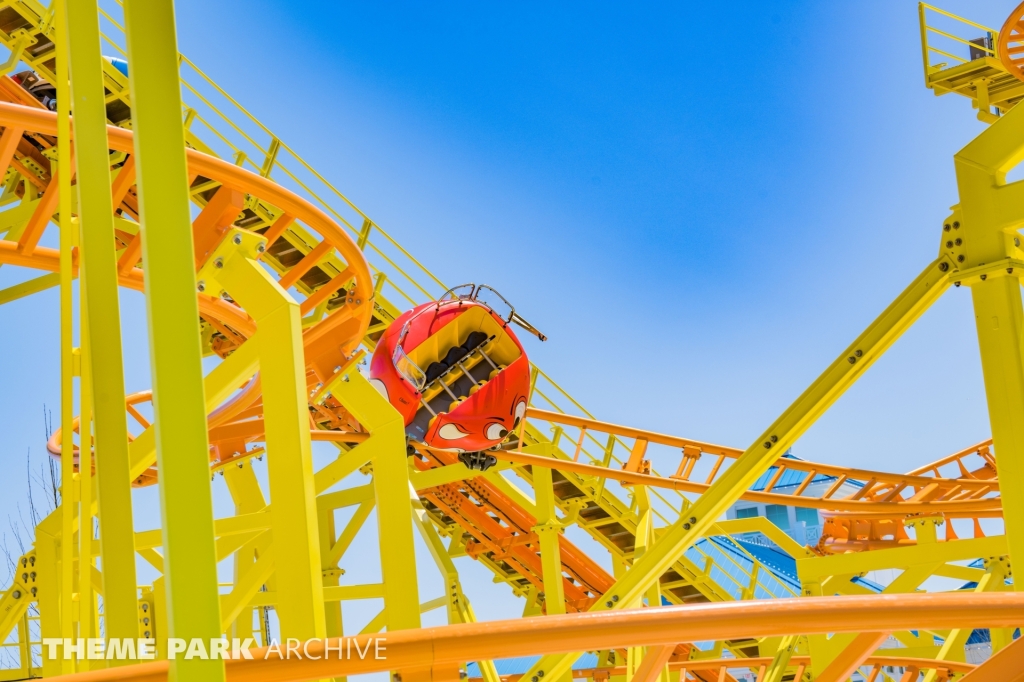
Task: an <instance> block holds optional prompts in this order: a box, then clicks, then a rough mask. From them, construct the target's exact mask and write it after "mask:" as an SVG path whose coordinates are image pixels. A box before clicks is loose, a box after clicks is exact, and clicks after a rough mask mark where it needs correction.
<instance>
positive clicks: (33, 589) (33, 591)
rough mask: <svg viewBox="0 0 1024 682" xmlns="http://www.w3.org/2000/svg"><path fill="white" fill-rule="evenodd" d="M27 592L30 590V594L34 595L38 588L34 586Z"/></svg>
mask: <svg viewBox="0 0 1024 682" xmlns="http://www.w3.org/2000/svg"><path fill="white" fill-rule="evenodd" d="M29 592H31V593H32V596H33V597H34V596H36V593H37V592H39V590H37V589H36V588H34V587H33V588H32V589H31V590H29Z"/></svg>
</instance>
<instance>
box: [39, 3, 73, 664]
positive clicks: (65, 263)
mask: <svg viewBox="0 0 1024 682" xmlns="http://www.w3.org/2000/svg"><path fill="white" fill-rule="evenodd" d="M65 5H66V0H58V1H57V2H55V3H54V10H55V15H56V16H55V18H56V29H57V40H56V41H55V45H56V51H57V84H56V85H57V169H58V174H57V182H58V188H57V191H58V192H60V199H59V201H60V205H59V208H58V210H59V211H60V428H61V433H62V434H64V438H63V440H62V441H61V448H60V486H61V533H60V560H61V574H60V578H61V594H60V625H61V628H60V636H61V638H62V639H71V638H73V637H74V636H75V624H74V603H73V602H72V593H73V590H74V582H75V581H74V578H75V567H74V562H75V544H74V539H75V511H76V504H75V497H76V495H75V485H74V478H75V463H74V450H75V443H74V440H73V439H72V435H71V434H72V431H73V430H74V418H75V379H74V367H73V365H74V348H73V345H74V328H73V327H74V310H73V306H74V300H73V297H72V292H71V287H72V282H73V273H72V268H71V250H72V248H74V246H75V242H76V241H77V240H76V239H75V238H74V227H73V225H72V222H71V172H70V171H71V118H70V113H71V106H70V105H71V103H70V102H69V100H68V96H69V95H70V92H69V88H68V41H67V14H66V11H65V9H66V8H65ZM59 655H60V659H61V672H62V673H64V674H68V673H73V672H75V662H74V661H73V660H71V659H67V660H65V658H64V655H63V647H61V648H60V650H59ZM44 665H45V663H44Z"/></svg>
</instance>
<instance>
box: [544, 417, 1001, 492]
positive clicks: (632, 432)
mask: <svg viewBox="0 0 1024 682" xmlns="http://www.w3.org/2000/svg"><path fill="white" fill-rule="evenodd" d="M526 418H527V419H531V418H532V419H536V420H540V421H546V422H550V423H552V424H560V425H563V426H572V427H577V428H581V429H587V430H588V431H597V432H600V433H607V434H611V435H615V436H618V437H620V438H634V439H636V440H637V441H638V442H641V441H643V442H644V448H646V444H647V443H657V444H659V445H667V446H670V447H675V448H680V449H681V450H684V451H685V450H686V449H690V451H692V449H693V448H699V449H700V451H701V452H703V453H706V454H711V455H719V456H722V457H725V458H730V459H735V458H736V457H739V456H740V455H741V454H743V451H742V450H738V449H736V448H730V447H727V446H724V445H715V444H713V443H705V442H702V441H696V440H691V439H689V438H680V437H678V436H670V435H666V434H663V433H656V432H653V431H645V430H643V429H637V428H633V427H629V426H620V425H617V424H609V423H606V422H601V421H598V420H596V419H589V418H586V417H577V416H575V415H569V414H563V413H561V412H550V411H548V410H541V409H537V408H534V407H531V408H528V409H527V411H526ZM990 443H991V440H988V441H982V442H981V443H979V444H978V445H975V446H973V447H971V448H968V449H967V450H963V451H961V452H959V453H956V454H955V455H951V456H950V457H947V458H945V459H943V460H940V462H941V463H942V464H945V463H948V462H952V461H954V460H955V459H958V458H961V457H964V456H966V455H967V454H971V453H973V452H975V451H977V450H979V449H980V448H983V447H986V446H987V444H990ZM631 459H632V457H631ZM774 466H779V467H785V468H786V469H789V470H794V471H801V472H804V473H806V474H808V476H811V475H812V474H813V475H825V476H835V477H836V478H842V477H843V476H846V477H847V478H855V479H860V480H864V481H867V480H870V479H872V478H873V479H874V480H875V488H876V490H879V491H882V490H883V487H882V486H881V485H879V484H883V485H898V484H902V485H903V486H904V487H916V488H924V487H925V486H929V485H937V486H939V487H942V486H945V487H948V488H952V487H954V486H961V487H962V488H963V489H964V490H981V489H987V490H994V489H995V488H997V487H998V482H997V481H995V480H994V479H984V480H978V479H970V478H964V479H947V478H941V477H933V476H923V475H920V473H921V470H920V469H918V470H916V471H915V472H911V473H909V474H898V473H887V472H877V471H869V470H866V469H855V468H849V467H843V466H838V465H834V464H820V463H817V462H809V461H807V460H797V459H783V458H782V457H781V456H780V458H779V460H778V462H777V464H776V465H774ZM937 466H941V464H938V463H933V464H930V465H928V467H926V468H925V470H931V469H934V468H936V467H937ZM626 469H627V470H633V468H632V467H630V466H628V465H627V467H626ZM716 473H717V472H716ZM673 478H674V477H673ZM676 480H685V479H676ZM688 482H689V481H688ZM691 483H692V482H691ZM693 485H695V486H699V487H696V488H693V489H691V492H703V491H704V490H706V489H707V488H708V483H703V484H701V483H693ZM836 487H837V488H838V486H836ZM676 489H677V490H685V488H676ZM886 490H887V489H886ZM831 492H835V491H831ZM785 497H786V498H787V499H789V498H793V497H795V496H791V495H786V496H785ZM826 497H827V495H826ZM789 504H792V502H790V503H789Z"/></svg>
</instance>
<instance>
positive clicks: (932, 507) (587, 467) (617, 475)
mask: <svg viewBox="0 0 1024 682" xmlns="http://www.w3.org/2000/svg"><path fill="white" fill-rule="evenodd" d="M488 452H490V454H492V455H494V456H495V457H497V458H498V459H503V460H506V461H509V462H514V463H516V464H528V465H531V466H541V467H547V468H549V469H558V470H559V471H571V472H573V473H575V474H580V475H583V476H596V477H599V478H610V479H614V480H617V481H620V482H622V483H624V484H627V485H646V486H650V487H652V488H668V489H670V490H679V491H681V492H690V493H703V492H704V491H706V490H707V489H708V488H709V487H710V486H709V485H708V484H706V483H696V482H694V481H684V480H682V479H677V478H664V477H662V476H654V475H652V474H639V473H634V472H631V471H622V470H619V469H612V468H610V467H603V466H598V465H596V464H581V463H580V462H574V461H572V460H566V459H556V458H554V457H547V456H544V455H530V454H527V453H525V452H521V451H519V450H494V451H488ZM742 498H743V499H744V500H753V501H755V502H766V503H769V504H782V505H791V506H794V507H813V508H816V509H831V510H836V511H849V512H861V511H865V512H881V513H885V514H900V515H905V514H921V513H936V514H937V513H940V512H941V513H954V514H955V513H962V514H968V513H970V515H972V516H973V515H974V514H973V512H984V511H1000V510H1001V509H1002V500H1000V498H998V497H989V498H983V499H978V500H937V501H932V502H910V501H902V502H875V501H872V500H863V499H861V500H845V499H822V498H816V497H795V496H793V495H783V494H780V493H762V492H757V491H753V490H748V491H746V492H744V493H743V495H742Z"/></svg>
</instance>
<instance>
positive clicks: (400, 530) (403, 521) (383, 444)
mask: <svg viewBox="0 0 1024 682" xmlns="http://www.w3.org/2000/svg"><path fill="white" fill-rule="evenodd" d="M346 376H347V377H348V379H349V380H348V381H342V382H341V383H339V384H338V385H337V386H336V387H335V390H334V396H335V397H336V398H338V399H339V400H340V401H341V402H342V404H344V405H345V407H346V408H347V409H348V410H349V411H351V412H352V415H353V416H354V417H355V418H356V419H357V420H358V421H359V423H360V424H362V425H363V426H364V427H365V428H366V429H367V430H368V431H369V432H370V434H371V435H370V438H368V439H367V440H366V441H365V442H363V443H362V444H360V445H359V446H358V447H357V448H355V449H354V450H353V452H362V453H364V455H363V456H365V455H366V454H369V455H370V457H369V460H370V461H371V462H372V463H373V489H374V495H375V498H376V502H377V528H378V535H379V538H380V540H379V546H380V555H381V556H380V559H381V572H382V574H383V583H384V605H385V611H386V613H387V616H386V618H387V627H388V630H389V631H392V630H408V629H411V628H418V627H419V626H420V611H419V607H418V605H419V603H420V600H419V588H418V586H417V582H416V553H415V549H414V544H413V528H412V527H413V521H412V518H411V515H410V511H409V510H410V507H409V490H410V486H409V464H408V458H407V456H406V451H405V425H404V424H403V422H402V418H401V415H399V414H398V411H397V410H395V408H394V407H392V406H391V404H390V403H389V402H388V401H387V400H386V399H385V398H384V396H382V395H381V394H380V393H378V392H377V389H375V388H374V387H373V386H372V385H370V382H369V381H367V380H366V378H365V377H363V375H362V374H360V373H359V372H357V371H355V370H353V371H352V372H349V373H348V375H346ZM364 461H365V460H364Z"/></svg>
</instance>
